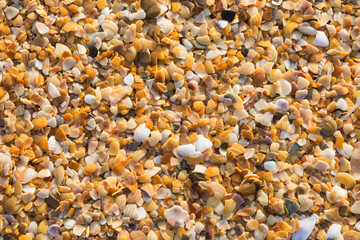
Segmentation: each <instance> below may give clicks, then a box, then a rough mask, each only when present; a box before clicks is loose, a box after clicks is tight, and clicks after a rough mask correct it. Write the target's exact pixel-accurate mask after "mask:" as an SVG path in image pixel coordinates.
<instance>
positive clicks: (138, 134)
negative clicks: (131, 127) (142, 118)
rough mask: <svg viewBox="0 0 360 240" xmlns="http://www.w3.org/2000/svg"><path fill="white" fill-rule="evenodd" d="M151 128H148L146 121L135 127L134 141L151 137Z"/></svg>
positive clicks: (142, 140) (143, 140) (141, 140)
mask: <svg viewBox="0 0 360 240" xmlns="http://www.w3.org/2000/svg"><path fill="white" fill-rule="evenodd" d="M150 132H151V131H150V129H148V128H147V127H146V126H145V123H143V124H141V125H139V126H138V127H137V128H136V129H135V133H134V141H136V142H145V141H146V139H147V138H148V137H149V135H150Z"/></svg>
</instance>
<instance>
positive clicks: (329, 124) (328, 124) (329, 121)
mask: <svg viewBox="0 0 360 240" xmlns="http://www.w3.org/2000/svg"><path fill="white" fill-rule="evenodd" d="M320 128H321V130H320V132H321V133H322V134H324V135H325V136H327V137H330V136H332V135H333V134H334V132H335V131H336V130H337V124H336V121H335V120H334V119H333V118H332V117H331V116H326V117H325V119H324V122H323V123H322V124H321V126H320Z"/></svg>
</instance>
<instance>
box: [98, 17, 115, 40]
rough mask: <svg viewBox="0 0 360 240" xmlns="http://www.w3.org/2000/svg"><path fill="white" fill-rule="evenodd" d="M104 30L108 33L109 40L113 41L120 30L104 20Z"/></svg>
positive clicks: (112, 23) (111, 22)
mask: <svg viewBox="0 0 360 240" xmlns="http://www.w3.org/2000/svg"><path fill="white" fill-rule="evenodd" d="M101 27H102V29H103V30H104V32H105V33H106V38H105V39H107V40H111V39H112V38H113V37H114V36H115V35H116V33H117V31H118V30H119V28H118V26H117V25H116V24H115V23H114V22H113V21H110V20H104V22H103V23H102V24H101Z"/></svg>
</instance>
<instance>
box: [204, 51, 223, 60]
mask: <svg viewBox="0 0 360 240" xmlns="http://www.w3.org/2000/svg"><path fill="white" fill-rule="evenodd" d="M218 56H220V51H219V50H218V49H216V50H210V51H208V52H207V53H206V56H205V58H206V60H213V59H215V58H217V57H218Z"/></svg>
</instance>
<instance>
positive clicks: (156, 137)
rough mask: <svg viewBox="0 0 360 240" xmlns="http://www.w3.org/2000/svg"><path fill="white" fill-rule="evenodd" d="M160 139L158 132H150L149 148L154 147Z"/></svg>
mask: <svg viewBox="0 0 360 240" xmlns="http://www.w3.org/2000/svg"><path fill="white" fill-rule="evenodd" d="M161 139H162V135H161V133H160V132H159V131H152V132H151V134H150V138H149V140H148V142H149V145H150V146H151V147H153V146H155V145H156V144H158V143H159V142H160V141H161Z"/></svg>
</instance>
